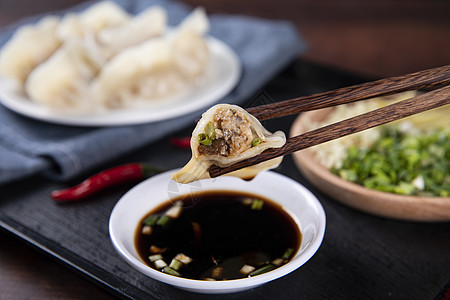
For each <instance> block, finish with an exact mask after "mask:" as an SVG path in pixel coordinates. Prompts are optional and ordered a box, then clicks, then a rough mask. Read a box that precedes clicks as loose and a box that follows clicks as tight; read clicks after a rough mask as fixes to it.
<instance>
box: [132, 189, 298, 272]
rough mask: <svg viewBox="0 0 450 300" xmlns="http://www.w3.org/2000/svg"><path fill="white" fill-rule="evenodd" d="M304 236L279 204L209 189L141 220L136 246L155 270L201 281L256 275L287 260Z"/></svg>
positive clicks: (156, 209)
mask: <svg viewBox="0 0 450 300" xmlns="http://www.w3.org/2000/svg"><path fill="white" fill-rule="evenodd" d="M301 239H302V235H301V232H300V231H299V229H298V226H297V224H296V223H295V221H294V220H293V219H292V217H291V216H290V215H289V214H288V213H287V212H286V211H285V210H284V209H283V208H282V207H281V206H280V205H278V204H276V203H274V202H273V201H271V200H269V199H266V198H263V197H261V196H259V195H253V194H248V193H244V192H230V191H208V192H201V193H195V194H189V195H183V196H180V197H178V198H175V199H171V200H170V201H168V202H166V203H164V204H162V205H160V206H159V207H157V208H155V209H154V210H153V211H151V212H149V213H148V214H147V215H146V216H145V217H144V218H142V219H141V220H140V221H139V224H138V226H137V229H136V234H135V245H136V249H137V251H138V254H139V255H140V257H141V259H142V260H143V261H145V262H146V263H147V265H149V266H150V267H151V268H154V269H156V270H159V271H161V272H164V273H168V274H171V275H175V276H181V277H184V278H189V279H198V280H232V279H239V278H246V277H249V276H250V277H252V276H256V275H259V274H262V273H265V272H268V271H271V270H273V269H275V268H277V267H279V266H282V265H283V264H285V263H287V262H288V261H289V260H290V259H291V258H292V257H293V256H294V255H295V253H296V252H297V251H298V249H299V247H300V243H301Z"/></svg>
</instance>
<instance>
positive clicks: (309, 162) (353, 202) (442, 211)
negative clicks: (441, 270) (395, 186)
mask: <svg viewBox="0 0 450 300" xmlns="http://www.w3.org/2000/svg"><path fill="white" fill-rule="evenodd" d="M332 109H333V108H328V109H321V110H317V111H310V112H305V113H302V114H301V115H300V116H299V117H298V118H297V119H296V120H295V121H294V123H293V125H292V128H291V132H290V135H291V136H296V135H299V134H302V133H304V132H305V131H307V126H306V122H309V121H323V120H324V119H325V118H326V116H327V115H328V114H329V113H330V112H331V110H332ZM293 157H294V161H295V163H296V165H297V167H298V168H299V170H300V172H301V173H302V174H303V175H304V176H305V178H306V179H307V180H309V181H310V182H311V183H312V184H313V185H314V186H315V187H316V188H317V189H319V190H320V191H322V192H323V193H324V194H327V195H328V196H330V197H331V198H333V199H335V200H337V201H339V202H341V203H343V204H345V205H348V206H350V207H353V208H355V209H358V210H360V211H363V212H366V213H369V214H373V215H377V216H381V217H386V218H393V219H399V220H407V221H422V222H443V221H450V197H420V196H404V195H398V194H392V193H386V192H381V191H376V190H372V189H368V188H365V187H363V186H361V185H358V184H355V183H352V182H349V181H346V180H344V179H342V178H340V177H339V176H336V175H334V174H333V173H331V172H330V171H329V170H328V169H327V168H326V167H324V166H323V165H321V164H320V163H319V162H317V160H316V159H315V157H314V150H312V149H305V150H302V151H297V152H295V153H294V154H293Z"/></svg>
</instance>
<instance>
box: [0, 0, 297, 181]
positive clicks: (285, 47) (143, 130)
mask: <svg viewBox="0 0 450 300" xmlns="http://www.w3.org/2000/svg"><path fill="white" fill-rule="evenodd" d="M115 2H116V3H118V4H119V5H121V6H122V7H123V8H124V9H125V10H127V11H128V12H130V13H133V14H137V13H139V12H140V11H142V10H143V9H144V8H146V7H148V6H150V5H155V4H158V5H161V6H163V7H164V8H165V9H166V10H167V12H168V21H169V25H176V24H178V23H179V22H180V21H181V20H182V19H184V18H185V17H186V16H187V15H188V14H189V13H190V12H191V10H192V8H191V7H189V6H187V5H185V4H183V3H180V2H174V1H164V0H129V1H126V0H115ZM91 4H92V2H91V3H87V4H83V5H80V6H77V7H74V8H73V9H70V10H68V11H81V10H83V9H85V8H86V7H87V6H88V5H91ZM68 11H63V12H59V13H58V14H63V13H66V12H68ZM209 18H210V23H211V30H210V35H211V36H213V37H215V38H218V39H220V40H222V41H223V42H225V43H226V44H228V45H229V46H230V47H231V48H233V49H234V51H235V52H236V53H237V55H238V57H239V59H240V61H241V63H242V69H243V73H242V77H241V79H240V81H239V83H238V85H237V86H236V87H235V88H234V89H233V90H232V91H231V92H230V93H229V94H228V95H227V96H226V97H224V98H222V99H219V100H218V103H232V104H240V103H243V102H244V101H245V100H248V99H249V98H250V97H252V96H253V95H254V94H255V93H256V92H257V91H258V90H259V89H260V88H261V87H262V86H263V85H264V84H265V83H266V82H267V81H268V80H269V79H270V78H272V77H273V76H274V75H275V74H276V73H277V72H278V71H279V70H280V69H281V68H283V67H284V66H285V65H287V64H288V63H289V62H290V61H292V60H293V59H294V58H295V57H296V56H297V55H298V54H299V53H301V52H302V51H303V50H304V49H305V43H304V41H303V40H302V39H301V37H300V36H299V34H298V33H297V32H296V30H295V29H294V27H293V26H292V24H290V23H289V22H285V21H274V20H271V21H269V20H262V19H258V18H251V17H245V16H237V15H218V14H216V15H210V16H209ZM37 19H38V17H35V18H32V19H28V20H26V21H22V22H21V23H18V24H15V25H14V26H10V27H7V28H5V29H4V30H3V31H2V32H0V45H3V44H4V43H5V42H6V41H7V40H8V39H9V38H10V36H11V34H12V33H13V32H14V30H15V29H17V27H18V26H20V25H22V24H24V23H32V22H35V21H36V20H37ZM205 109H206V108H205ZM203 111H204V110H202V111H197V112H194V113H190V114H187V115H184V116H181V117H178V118H174V119H170V120H165V121H160V122H154V123H149V124H142V125H133V126H121V127H95V128H94V127H90V128H83V127H71V126H61V125H57V124H50V123H46V122H42V121H37V120H33V119H29V118H27V117H24V116H21V115H19V114H16V113H14V112H11V111H9V110H8V109H7V108H5V107H3V106H2V105H0V185H1V184H5V183H7V182H11V181H14V180H18V179H22V178H25V177H26V176H30V175H34V174H38V173H39V174H44V175H46V176H48V177H49V178H52V179H56V180H68V179H71V178H73V177H74V176H77V175H80V174H81V173H82V172H86V171H89V170H90V169H92V168H94V167H96V166H99V165H100V164H102V163H105V162H108V161H109V160H112V159H115V158H118V157H120V156H121V155H124V154H126V153H129V152H131V151H132V150H133V149H137V148H140V147H143V146H145V145H148V144H150V143H151V142H154V141H156V140H158V139H159V138H161V137H164V136H169V135H170V134H171V133H174V132H175V131H177V130H180V129H182V128H183V127H185V126H188V125H189V124H193V123H194V120H195V119H198V118H199V117H200V116H201V113H202V112H203Z"/></svg>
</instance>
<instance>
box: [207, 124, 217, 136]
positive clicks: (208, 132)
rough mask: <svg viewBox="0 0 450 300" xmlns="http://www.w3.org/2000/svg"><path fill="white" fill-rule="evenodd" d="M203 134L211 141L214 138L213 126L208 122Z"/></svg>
mask: <svg viewBox="0 0 450 300" xmlns="http://www.w3.org/2000/svg"><path fill="white" fill-rule="evenodd" d="M205 133H206V135H207V136H208V137H209V138H210V139H211V140H214V139H215V138H216V133H215V129H214V124H213V123H212V122H208V124H206V126H205Z"/></svg>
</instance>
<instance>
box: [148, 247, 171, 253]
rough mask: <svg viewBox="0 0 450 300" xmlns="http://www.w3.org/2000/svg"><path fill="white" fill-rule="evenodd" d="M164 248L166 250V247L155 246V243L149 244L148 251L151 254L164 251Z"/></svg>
mask: <svg viewBox="0 0 450 300" xmlns="http://www.w3.org/2000/svg"><path fill="white" fill-rule="evenodd" d="M166 250H167V248H160V247H158V246H155V245H151V246H150V249H149V251H150V253H152V254H160V253H164V252H166Z"/></svg>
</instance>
